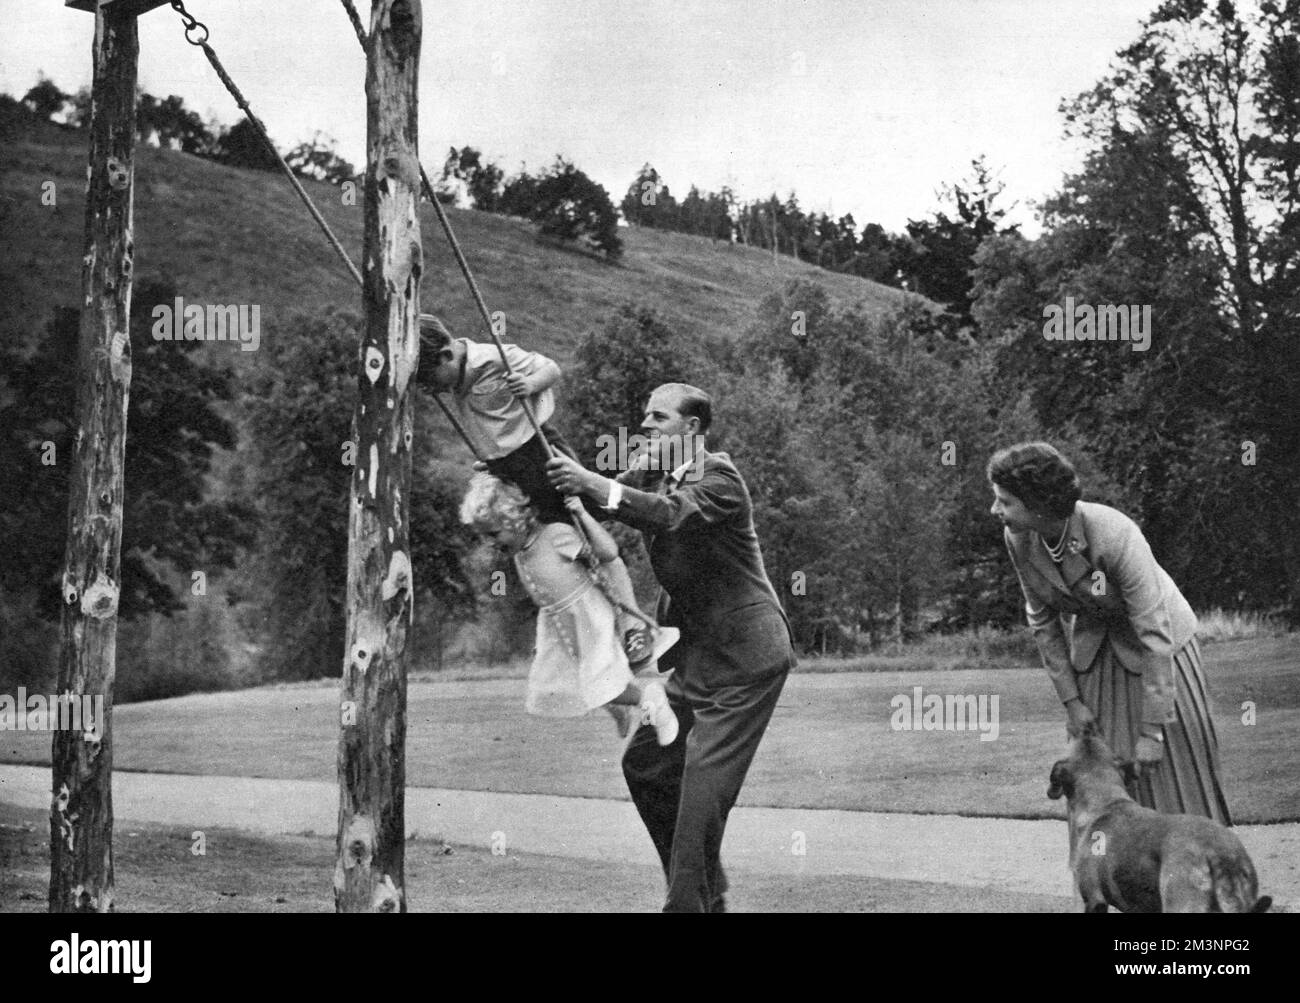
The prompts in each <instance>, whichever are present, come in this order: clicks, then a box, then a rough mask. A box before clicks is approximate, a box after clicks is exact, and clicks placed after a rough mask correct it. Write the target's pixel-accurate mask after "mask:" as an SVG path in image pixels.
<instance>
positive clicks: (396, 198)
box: [334, 0, 423, 912]
mask: <svg viewBox="0 0 1300 1003" xmlns="http://www.w3.org/2000/svg"><path fill="white" fill-rule="evenodd" d="M420 35H421V8H420V0H373V3H372V6H371V14H370V36H369V39H368V41H367V47H366V125H367V167H366V204H365V247H364V259H365V260H364V285H363V291H362V298H363V301H364V305H365V313H366V320H365V325H366V327H365V334H364V336H363V338H362V341H361V348H360V356H359V359H358V362H359V365H360V375H359V376H358V380H357V387H358V393H357V409H356V413H355V415H354V418H353V441H354V442H356V444H357V453H356V455H357V463H356V470H355V474H354V476H353V478H352V491H351V499H350V505H349V512H348V592H347V651H346V653H345V655H344V663H343V686H342V705H341V708H340V713H341V730H340V736H339V756H338V770H339V835H338V862H337V864H336V866H335V870H334V907H335V909H336V910H337V911H338V912H405V911H406V905H407V903H406V875H405V845H404V837H405V824H404V811H405V785H406V665H407V657H406V642H407V636H408V630H409V628H410V624H411V620H412V617H413V614H414V607H413V605H412V592H413V584H412V577H411V559H410V527H409V513H410V499H411V438H412V410H411V401H410V398H409V397H408V395H407V386H408V384H409V383H410V379H411V376H412V374H413V373H414V371H415V366H416V363H417V361H418V353H419V328H418V324H419V320H418V318H419V308H420V303H419V293H420V273H421V271H422V270H423V251H422V248H421V244H420V222H419V215H418V209H419V198H420V167H419V160H418V159H417V155H416V150H417V142H416V108H417V98H416V84H417V80H418V71H419V62H420Z"/></svg>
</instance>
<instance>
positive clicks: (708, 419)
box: [651, 383, 713, 435]
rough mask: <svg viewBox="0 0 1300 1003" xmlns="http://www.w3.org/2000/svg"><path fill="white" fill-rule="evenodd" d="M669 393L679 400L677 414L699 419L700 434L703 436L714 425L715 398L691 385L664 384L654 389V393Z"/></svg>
mask: <svg viewBox="0 0 1300 1003" xmlns="http://www.w3.org/2000/svg"><path fill="white" fill-rule="evenodd" d="M661 391H668V392H671V393H672V394H673V396H674V397H676V398H677V413H678V414H680V415H681V416H682V417H683V418H698V419H699V420H700V434H701V435H703V434H704V433H705V432H707V431H708V430H709V426H710V425H712V424H713V398H712V397H710V396H709V395H708V394H706V393H705V392H704V391H703V390H701V389H700V388H699V387H693V386H691V385H690V384H689V383H664V384H662V385H661V386H657V387H655V388H654V391H653V393H652V394H651V396H653V395H654V394H657V393H659V392H661Z"/></svg>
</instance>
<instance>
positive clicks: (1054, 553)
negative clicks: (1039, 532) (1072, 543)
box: [1039, 519, 1070, 564]
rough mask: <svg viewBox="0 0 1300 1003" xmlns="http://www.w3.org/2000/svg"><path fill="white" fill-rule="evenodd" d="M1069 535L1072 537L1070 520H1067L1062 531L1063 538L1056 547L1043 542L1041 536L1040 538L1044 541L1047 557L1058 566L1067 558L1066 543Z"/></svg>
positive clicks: (1057, 542)
mask: <svg viewBox="0 0 1300 1003" xmlns="http://www.w3.org/2000/svg"><path fill="white" fill-rule="evenodd" d="M1069 535H1070V520H1069V519H1066V520H1065V527H1064V528H1063V529H1062V530H1061V538H1060V539H1059V540H1057V541H1056V546H1055V547H1053V546H1052V545H1051V544H1050V543H1048V542H1047V541H1046V540H1043V538H1042V537H1041V536H1040V537H1039V539H1040V540H1043V547H1044V548H1045V549H1046V550H1047V556H1049V557H1050V558H1051V559H1052V560H1053V561H1055V562H1056V563H1057V564H1060V563H1061V559H1062V558H1063V557H1065V541H1066V538H1067V537H1068V536H1069Z"/></svg>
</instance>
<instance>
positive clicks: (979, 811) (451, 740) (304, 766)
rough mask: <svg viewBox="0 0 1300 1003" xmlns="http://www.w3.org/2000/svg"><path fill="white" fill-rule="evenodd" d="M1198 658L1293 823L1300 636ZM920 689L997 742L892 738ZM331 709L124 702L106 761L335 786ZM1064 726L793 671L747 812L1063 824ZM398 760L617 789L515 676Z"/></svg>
mask: <svg viewBox="0 0 1300 1003" xmlns="http://www.w3.org/2000/svg"><path fill="white" fill-rule="evenodd" d="M1204 655H1205V664H1206V671H1207V673H1208V675H1209V679H1210V685H1211V689H1212V693H1213V697H1214V699H1215V702H1216V707H1217V717H1216V725H1217V728H1218V732H1219V737H1220V743H1221V752H1222V759H1223V772H1224V778H1225V783H1226V785H1227V792H1228V798H1229V804H1230V807H1231V808H1232V810H1233V813H1234V816H1235V819H1236V821H1238V822H1272V821H1295V820H1298V819H1300V763H1297V757H1296V754H1295V753H1296V749H1297V748H1300V671H1297V670H1298V668H1300V637H1297V636H1296V635H1290V636H1287V637H1281V638H1266V639H1257V640H1246V641H1230V642H1224V643H1222V644H1213V645H1207V646H1206V648H1205V650H1204ZM915 686H921V687H922V688H923V692H924V693H925V694H930V693H938V694H976V695H978V694H984V695H987V696H988V697H990V698H991V697H993V696H996V697H997V698H998V720H999V733H998V737H997V739H996V740H995V741H981V740H980V738H979V735H978V734H977V733H975V732H971V731H964V732H956V731H895V730H893V729H892V728H891V726H890V719H891V715H892V713H893V711H892V708H891V705H890V701H891V698H892V697H894V696H895V695H897V694H908V695H910V694H911V693H912V691H913V687H915ZM337 701H338V691H337V685H336V684H335V683H332V682H331V683H328V684H320V685H303V686H294V687H283V688H263V689H257V690H244V691H238V692H228V693H215V694H205V695H194V696H187V697H181V698H177V699H172V700H161V701H155V702H150V703H143V704H130V705H126V706H123V707H120V708H118V709H117V711H116V712H115V717H114V743H115V744H114V763H115V767H116V768H117V769H121V770H139V771H154V772H165V773H198V774H213V775H225V776H250V777H277V778H284V779H307V780H323V781H333V780H334V778H335V776H336V773H335V756H336V746H337V720H338V719H337ZM1245 701H1252V702H1253V703H1254V706H1255V714H1256V719H1255V723H1254V724H1253V725H1247V724H1244V723H1243V720H1242V718H1243V712H1242V709H1241V708H1242V704H1243V702H1245ZM1063 721H1064V718H1063V714H1062V712H1061V709H1060V706H1059V704H1058V703H1057V701H1056V697H1055V694H1054V692H1053V691H1052V688H1051V686H1050V684H1049V683H1048V681H1047V679H1046V676H1045V675H1044V674H1043V673H1042V672H1041V671H1040V670H1035V669H1029V670H1025V669H986V670H968V671H938V672H907V673H899V672H873V673H862V674H850V673H836V674H826V675H820V674H798V675H794V676H791V678H790V681H789V682H788V684H787V686H786V689H785V692H784V693H783V694H782V697H781V702H780V704H779V706H778V707H777V711H776V714H775V716H774V717H773V720H772V724H771V727H770V728H769V730H768V734H767V736H766V738H765V739H764V742H763V745H762V746H761V747H760V749H759V752H758V756H757V757H756V759H755V761H754V765H753V768H752V770H751V772H750V777H749V780H748V782H747V784H746V786H745V789H744V791H743V793H742V795H741V801H740V803H741V804H742V805H761V806H770V807H810V808H844V809H851V810H864V811H867V810H870V811H909V812H939V813H950V814H963V815H997V816H1007V817H1024V818H1054V817H1063V809H1062V807H1061V803H1060V802H1052V801H1048V800H1047V798H1046V796H1045V791H1046V787H1047V775H1048V771H1049V770H1050V768H1051V764H1052V762H1053V760H1055V759H1056V758H1057V757H1058V755H1059V754H1060V751H1061V749H1062V747H1063V743H1064V723H1063ZM49 744H50V743H49V736H48V735H47V734H43V733H41V734H33V733H25V732H0V762H25V763H41V764H44V763H48V762H49ZM406 749H407V779H408V783H409V784H411V785H413V786H420V787H444V788H455V789H466V790H492V791H505V792H514V793H542V794H559V795H573V796H583V797H604V798H626V796H627V792H626V788H625V787H624V784H623V779H622V775H621V773H620V771H619V766H618V758H619V753H620V745H619V742H618V739H617V737H616V736H615V734H614V729H613V725H612V723H611V722H610V721H609V719H608V718H607V717H606V716H605V714H604V713H603V712H598V713H595V714H592V715H590V716H588V717H586V718H579V719H574V720H549V719H539V718H532V717H529V716H528V715H527V714H525V713H524V711H523V681H522V680H520V679H499V680H482V681H463V682H433V683H413V684H412V685H411V687H410V694H409V708H408V734H407V744H406Z"/></svg>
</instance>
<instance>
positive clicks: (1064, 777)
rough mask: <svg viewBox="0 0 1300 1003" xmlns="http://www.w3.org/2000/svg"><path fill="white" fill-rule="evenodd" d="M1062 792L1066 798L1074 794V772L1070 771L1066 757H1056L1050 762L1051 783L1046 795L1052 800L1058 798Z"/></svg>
mask: <svg viewBox="0 0 1300 1003" xmlns="http://www.w3.org/2000/svg"><path fill="white" fill-rule="evenodd" d="M1062 794H1064V795H1065V796H1066V797H1067V798H1068V797H1071V796H1072V795H1073V794H1074V774H1073V773H1071V772H1070V761H1069V760H1068V759H1058V760H1057V761H1056V762H1055V763H1053V764H1052V776H1051V785H1050V786H1049V787H1048V788H1047V796H1048V797H1049V798H1051V799H1052V800H1053V801H1057V800H1059V799H1060V797H1061V795H1062Z"/></svg>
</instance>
